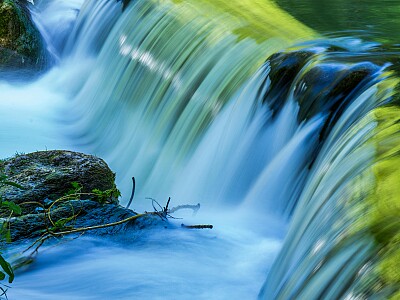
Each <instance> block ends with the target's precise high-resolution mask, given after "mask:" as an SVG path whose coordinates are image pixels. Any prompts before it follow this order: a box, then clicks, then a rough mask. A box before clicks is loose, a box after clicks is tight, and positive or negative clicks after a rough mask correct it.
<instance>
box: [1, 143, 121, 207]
mask: <svg viewBox="0 0 400 300" xmlns="http://www.w3.org/2000/svg"><path fill="white" fill-rule="evenodd" d="M0 169H2V170H3V173H4V174H6V175H7V176H8V180H9V181H12V182H15V183H17V184H19V185H21V186H22V187H23V189H19V188H16V187H13V186H4V187H1V188H0V196H1V197H3V199H6V200H8V201H13V202H15V203H17V204H20V203H23V202H28V201H30V202H32V201H34V202H39V203H41V204H44V205H45V204H46V203H45V201H46V200H48V199H50V200H56V199H58V198H60V197H62V196H64V195H65V194H67V193H68V192H69V191H70V190H71V189H72V185H71V184H72V183H73V182H77V183H79V184H80V185H81V186H82V192H83V193H90V192H91V191H92V190H93V189H99V190H102V191H104V190H108V189H113V188H115V183H114V180H115V174H114V173H113V172H112V171H111V170H110V168H109V167H108V166H107V164H106V163H105V162H104V160H102V159H101V158H98V157H95V156H92V155H87V154H83V153H77V152H72V151H60V150H55V151H39V152H34V153H29V154H19V155H16V156H15V157H13V158H10V159H6V160H3V161H1V162H0Z"/></svg>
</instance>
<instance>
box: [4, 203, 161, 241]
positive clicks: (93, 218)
mask: <svg viewBox="0 0 400 300" xmlns="http://www.w3.org/2000/svg"><path fill="white" fill-rule="evenodd" d="M50 215H51V220H52V221H53V223H55V224H59V222H63V226H62V227H61V228H60V230H59V231H65V230H68V229H71V228H72V227H73V228H84V227H91V226H98V225H104V224H110V223H113V222H119V221H121V220H124V219H127V218H129V217H132V216H135V215H136V213H135V212H133V211H132V210H130V209H127V208H124V207H122V206H120V205H118V204H101V203H99V202H96V201H92V200H70V201H66V202H62V203H60V204H58V205H55V206H54V207H53V208H52V209H51V214H50ZM5 221H6V219H0V225H1V224H2V223H3V222H5ZM57 222H58V223H57ZM64 222H65V224H64ZM161 223H162V221H161V219H160V218H159V217H157V216H152V215H146V216H143V217H141V218H138V219H135V220H132V221H128V222H125V223H122V224H120V225H116V226H110V227H105V228H101V229H95V230H90V231H88V232H87V234H90V235H113V234H118V233H121V232H124V231H127V230H133V231H134V230H138V229H143V228H149V227H152V226H160V224H161ZM8 227H9V228H10V233H11V240H12V241H13V242H16V241H20V240H24V239H31V238H37V237H39V236H40V235H42V234H43V232H45V231H46V229H52V230H54V224H52V223H51V222H50V220H49V218H48V217H47V216H46V215H45V213H43V212H42V213H32V214H26V215H23V216H21V217H14V218H11V219H10V220H9V224H8ZM78 234H79V233H78Z"/></svg>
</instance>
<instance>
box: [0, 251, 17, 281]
mask: <svg viewBox="0 0 400 300" xmlns="http://www.w3.org/2000/svg"><path fill="white" fill-rule="evenodd" d="M0 266H1V267H2V269H3V270H4V272H6V274H7V275H8V282H9V283H12V282H13V281H14V271H13V269H12V267H11V265H10V264H9V263H8V262H7V261H6V260H5V259H4V257H3V256H1V255H0ZM3 279H4V278H3Z"/></svg>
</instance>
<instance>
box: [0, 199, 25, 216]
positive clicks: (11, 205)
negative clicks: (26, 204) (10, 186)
mask: <svg viewBox="0 0 400 300" xmlns="http://www.w3.org/2000/svg"><path fill="white" fill-rule="evenodd" d="M1 206H3V207H7V208H8V209H9V210H11V211H12V212H14V213H15V214H16V215H21V213H22V210H21V207H20V206H19V205H18V204H15V203H14V202H10V201H3V202H2V203H1Z"/></svg>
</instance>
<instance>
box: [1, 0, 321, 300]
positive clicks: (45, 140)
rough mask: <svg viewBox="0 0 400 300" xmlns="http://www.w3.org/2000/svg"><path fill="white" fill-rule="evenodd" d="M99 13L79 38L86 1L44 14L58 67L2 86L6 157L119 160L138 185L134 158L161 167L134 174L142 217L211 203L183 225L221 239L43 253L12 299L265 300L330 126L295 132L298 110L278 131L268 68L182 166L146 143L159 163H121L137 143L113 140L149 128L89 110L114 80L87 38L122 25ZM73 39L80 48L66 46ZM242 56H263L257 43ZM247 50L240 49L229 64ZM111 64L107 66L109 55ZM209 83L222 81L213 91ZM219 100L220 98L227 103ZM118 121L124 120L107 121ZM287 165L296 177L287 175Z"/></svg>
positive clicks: (219, 115) (79, 245)
mask: <svg viewBox="0 0 400 300" xmlns="http://www.w3.org/2000/svg"><path fill="white" fill-rule="evenodd" d="M93 3H94V2H91V4H92V6H93V7H95V9H96V11H101V12H102V14H100V15H99V14H95V16H93V15H90V14H89V15H88V16H87V17H85V18H83V17H82V19H81V20H78V24H79V26H81V28H84V29H83V30H81V31H80V34H79V33H78V32H74V29H73V26H72V25H71V24H72V23H73V22H74V20H75V19H74V16H75V14H74V13H73V11H74V10H75V9H76V8H77V7H79V6H80V5H81V4H82V1H72V0H71V1H64V2H60V1H57V2H53V3H50V4H49V3H47V4H48V5H45V4H46V2H44V1H43V2H42V5H43V6H42V8H41V6H39V8H41V9H43V12H42V13H40V12H38V14H37V22H38V23H40V24H41V26H40V28H41V29H42V30H43V32H44V33H45V36H46V38H47V39H48V42H49V43H50V45H49V49H50V50H51V53H52V54H53V55H54V56H55V57H56V58H57V59H58V60H59V63H58V64H57V65H56V66H55V67H54V68H53V69H52V70H51V71H49V72H48V73H47V74H46V75H45V76H44V77H43V78H40V79H38V80H37V81H36V82H33V83H30V84H24V85H10V84H8V83H5V82H2V81H0V99H1V102H0V120H1V121H0V122H1V123H0V125H1V126H0V142H1V149H0V155H1V156H2V157H7V156H11V155H12V154H14V153H15V152H16V151H18V152H30V151H35V150H44V149H63V148H66V149H71V150H77V151H82V152H90V153H92V154H96V155H99V156H100V157H105V158H106V159H107V158H110V160H109V163H110V166H111V168H112V169H113V170H114V171H116V172H117V174H119V173H126V174H128V175H127V176H132V173H131V171H134V170H133V167H132V166H133V161H131V160H133V159H135V162H137V163H138V165H139V166H144V167H143V169H146V168H145V166H147V164H146V163H147V161H146V160H151V164H153V163H154V166H153V167H152V168H151V170H150V171H149V170H148V169H146V170H144V171H140V167H139V171H136V172H135V174H133V175H135V176H137V178H138V181H139V185H138V186H139V189H138V193H137V196H136V198H135V201H134V208H136V209H144V208H146V209H150V208H149V207H150V205H149V203H148V202H146V201H145V200H144V198H145V197H146V196H150V197H154V198H156V199H158V200H159V201H160V202H162V201H163V200H164V199H166V198H167V197H168V196H172V205H177V204H186V203H190V204H191V203H193V204H195V203H197V202H201V204H202V207H203V208H202V209H201V210H200V212H199V215H198V217H196V218H195V219H191V218H190V217H189V216H188V215H184V218H185V219H184V221H183V222H188V223H198V224H203V223H205V224H207V223H210V224H213V225H214V226H215V229H213V230H211V231H209V230H204V231H187V230H181V229H179V225H180V221H179V222H177V227H178V228H176V229H174V228H169V229H165V230H161V231H160V230H159V229H157V230H145V231H144V232H142V233H138V234H137V235H135V236H134V237H130V236H126V235H125V236H119V237H115V241H110V240H108V241H105V240H96V239H85V238H80V239H78V240H75V241H71V242H69V243H67V244H62V245H58V246H57V247H55V248H50V249H48V250H46V251H43V252H42V253H41V254H40V255H39V257H38V260H37V262H36V263H35V264H34V266H33V268H32V269H29V270H28V271H27V272H25V273H21V274H19V275H18V276H17V278H16V280H15V284H13V287H12V289H10V290H9V292H8V296H9V298H10V299H100V298H105V299H136V298H139V297H140V298H146V299H188V298H189V297H190V298H194V299H253V298H256V297H257V295H258V292H259V290H260V287H261V286H262V283H263V282H264V280H265V276H266V274H267V272H268V270H269V267H270V266H271V264H272V262H273V260H274V258H275V256H276V254H277V251H279V249H280V245H281V241H282V239H283V236H284V235H285V228H286V224H285V221H283V220H281V217H280V216H281V213H282V212H284V211H286V210H287V208H286V207H282V203H289V202H290V199H294V198H296V197H297V196H298V193H299V187H301V186H302V185H303V184H304V178H305V172H307V171H305V165H306V162H307V152H308V149H309V148H310V147H311V146H312V145H313V142H314V138H315V134H316V130H317V129H318V127H319V126H320V123H321V122H322V119H315V120H312V122H310V124H302V125H301V126H299V125H298V124H297V123H296V121H295V120H296V113H297V108H296V105H295V104H293V103H291V102H289V104H288V105H287V107H286V108H285V109H284V110H283V111H282V113H281V115H280V116H278V118H277V119H275V120H274V121H272V120H271V119H270V114H269V112H268V109H267V108H266V107H262V106H261V105H260V103H259V102H260V101H259V99H257V95H256V90H257V89H258V88H259V87H260V86H261V82H262V80H263V79H264V77H265V75H266V72H268V70H264V69H261V70H260V71H259V72H258V73H257V74H255V75H254V76H253V77H252V78H251V79H249V80H248V81H247V82H246V83H245V84H244V85H243V86H242V87H241V88H240V89H238V91H237V92H236V93H235V94H234V95H233V96H232V97H231V99H230V100H228V101H227V104H226V106H225V107H224V108H223V109H222V108H220V107H218V108H216V109H215V119H214V120H213V122H212V123H211V124H210V126H209V127H208V128H207V130H204V132H203V133H201V134H199V137H198V146H197V147H195V149H194V150H193V151H188V152H189V154H188V155H186V156H185V157H184V158H183V159H182V161H180V162H179V163H176V159H175V157H174V152H173V151H172V150H171V149H176V148H177V147H178V146H179V145H178V146H177V145H175V144H174V142H175V141H173V142H169V143H167V142H166V143H165V144H162V143H161V142H159V141H156V142H154V141H153V140H152V138H154V136H152V135H150V137H146V136H145V137H144V142H145V144H146V145H147V144H151V145H157V146H159V147H160V149H157V151H156V153H145V150H148V148H145V147H138V149H142V152H140V151H139V153H136V157H134V156H133V155H134V154H135V153H134V152H133V154H126V155H125V153H124V155H123V156H121V153H122V152H121V151H122V150H124V151H125V152H129V150H130V148H129V147H128V146H132V144H133V143H135V141H136V140H132V136H127V135H125V136H123V139H122V141H123V143H122V145H118V147H117V146H116V145H114V144H113V143H112V141H113V140H114V139H115V140H116V141H119V140H118V139H117V137H118V136H119V134H120V133H121V134H122V133H124V134H126V133H127V132H129V130H130V129H131V128H133V127H134V126H136V124H138V123H139V121H141V120H142V118H141V117H140V116H139V117H138V118H137V119H134V118H135V113H132V112H131V111H128V112H127V111H126V109H127V107H125V106H123V105H122V106H114V108H115V111H112V112H113V113H114V114H111V113H110V112H109V111H106V110H105V108H107V109H108V108H109V106H107V105H110V104H109V103H107V102H90V101H85V100H86V97H85V95H87V94H88V93H89V92H92V91H91V89H94V88H97V87H96V86H95V85H94V84H93V83H96V82H97V80H98V79H99V78H100V77H102V76H104V73H101V68H95V67H97V65H98V63H99V62H98V61H96V57H97V56H96V55H97V52H98V50H99V49H98V48H101V45H100V44H101V41H100V42H99V43H98V44H96V45H95V47H94V49H93V48H92V47H90V45H91V44H90V43H89V42H88V39H89V37H88V36H87V35H85V34H83V35H82V32H88V31H90V30H91V29H90V28H96V26H97V24H99V22H101V21H102V20H104V19H102V18H101V16H104V15H103V14H105V17H106V19H107V20H109V22H111V23H112V22H114V20H112V18H111V17H107V16H108V14H107V12H108V13H111V14H112V13H113V12H115V11H117V8H118V7H117V6H115V7H113V8H112V9H111V10H110V9H107V7H106V8H104V7H103V8H101V7H102V4H101V3H102V2H101V1H100V2H98V3H99V6H96V5H94V4H93ZM93 7H92V9H93ZM116 7H117V8H116ZM65 10H67V11H68V12H69V13H67V14H65V18H64V19H63V21H62V22H60V23H58V22H56V21H55V19H54V20H53V19H52V18H49V19H47V18H46V16H48V15H49V14H50V15H53V14H54V13H57V14H60V15H64V12H65ZM86 12H87V11H86ZM85 16H86V15H85ZM126 19H127V18H126ZM88 20H89V21H88ZM56 23H57V26H56ZM75 28H76V27H75ZM71 30H72V32H71ZM59 34H60V35H59ZM67 35H70V36H71V38H70V40H68V41H65V36H67ZM57 36H59V39H58V38H55V37H57ZM92 38H93V37H92ZM53 40H55V42H54V43H53V44H51V41H53ZM89 40H90V39H89ZM227 40H229V42H230V39H227ZM108 42H109V43H111V42H110V41H108ZM225 43H226V42H225ZM114 46H115V47H119V46H121V45H114ZM242 46H243V47H244V48H245V49H254V47H256V46H255V45H253V44H252V43H250V42H248V41H245V43H244V44H243V45H242ZM257 47H258V45H257ZM242 50H243V49H242V48H240V47H237V48H235V49H234V51H232V53H229V55H231V56H229V57H225V58H224V59H225V60H224V62H225V63H227V62H228V60H229V58H231V57H235V55H239V53H240V51H242ZM248 51H249V50H248ZM249 53H250V51H249ZM102 54H103V56H101V57H103V58H104V57H105V56H106V54H107V53H102ZM143 57H144V56H142V58H143ZM139 62H140V61H139ZM101 63H102V64H105V63H104V62H101ZM141 63H143V64H145V63H146V61H141ZM147 63H148V62H147ZM221 65H222V63H221ZM94 70H95V71H94ZM228 71H229V70H228ZM228 71H226V72H228ZM232 72H233V71H232ZM227 74H231V76H233V75H232V74H234V73H229V72H228V73H227ZM88 78H90V79H89V81H88V82H89V84H87V79H88ZM209 83H210V84H211V83H212V78H208V79H207V80H206V83H205V84H204V85H207V84H209ZM215 85H216V84H215ZM216 86H217V85H216ZM174 88H176V87H174ZM82 90H83V91H84V92H82ZM97 93H98V96H99V98H100V96H101V97H103V96H104V93H112V91H104V90H98V91H97ZM210 93H211V92H210ZM104 97H105V96H104ZM96 100H97V99H96ZM105 100H106V101H107V100H108V99H105ZM113 100H115V99H113ZM195 100H196V99H195ZM203 100H204V99H203ZM203 100H202V101H203ZM217 100H219V99H217V97H216V99H215V101H216V103H217ZM99 112H100V113H99ZM115 113H118V114H117V115H116V114H115ZM87 114H91V118H89V117H87ZM109 114H110V115H112V117H113V119H107V118H105V119H103V118H99V116H100V117H101V116H104V115H105V116H106V117H107V116H108V115H109ZM86 117H87V118H86ZM136 117H137V116H136ZM161 120H163V119H162V118H161ZM96 121H98V122H104V124H103V123H101V124H99V123H96ZM89 122H91V123H90V124H88V123H89ZM109 124H111V125H110V126H108V125H109ZM139 125H140V128H141V129H143V130H148V131H149V132H151V130H152V129H153V125H154V124H150V125H149V127H148V128H147V127H146V126H147V125H148V124H146V123H140V124H139ZM178 125H179V123H178ZM186 125H187V126H189V125H190V123H188V124H185V126H186ZM107 126H108V127H107ZM154 128H157V127H154ZM87 131H89V132H87ZM145 132H146V131H145ZM282 132H283V133H284V134H281V133H282ZM99 134H102V135H106V137H107V139H106V140H107V141H108V142H109V143H101V142H100V145H99V141H98V140H96V139H95V137H96V136H97V135H99ZM114 134H115V136H114ZM142 134H143V133H142ZM93 137H94V138H93ZM184 138H185V136H183V137H182V136H179V139H184ZM190 138H192V137H190ZM93 139H94V140H93ZM110 141H111V142H110ZM140 141H141V140H140ZM271 145H273V146H271ZM134 146H135V145H134ZM114 147H115V148H116V149H114ZM117 150H118V151H117ZM155 155H157V159H156V160H154V156H155ZM121 157H122V158H123V160H122V159H121ZM111 158H112V159H111ZM118 158H120V159H119V160H118ZM280 163H283V164H284V165H285V166H288V165H290V166H291V168H279V164H280ZM135 170H137V168H135ZM142 174H143V177H146V178H147V180H146V182H145V183H142V182H140V178H141V175H142ZM123 178H124V179H126V176H125V177H123ZM271 178H273V180H271ZM127 185H128V183H127V182H126V180H125V181H122V180H121V178H120V180H119V186H120V187H122V190H123V192H124V194H127V193H128V191H129V187H128V186H127ZM284 187H287V189H285V188H284ZM283 190H285V192H284V193H283ZM282 198H284V199H282ZM122 202H126V198H124V199H123V200H122ZM277 202H279V203H277Z"/></svg>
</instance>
